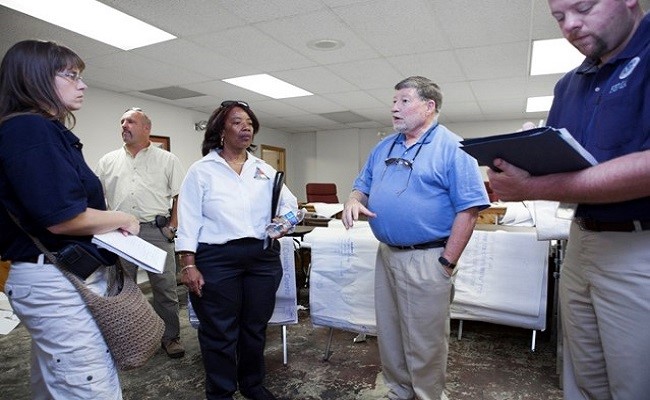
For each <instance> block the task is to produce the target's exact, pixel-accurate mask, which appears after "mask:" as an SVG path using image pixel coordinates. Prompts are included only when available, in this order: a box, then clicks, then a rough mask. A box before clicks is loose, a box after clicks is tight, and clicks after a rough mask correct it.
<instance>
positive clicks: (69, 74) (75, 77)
mask: <svg viewBox="0 0 650 400" xmlns="http://www.w3.org/2000/svg"><path fill="white" fill-rule="evenodd" d="M56 74H57V75H58V76H60V77H61V78H66V79H70V80H71V81H72V82H79V81H83V80H84V78H83V77H82V76H81V74H80V73H79V72H73V71H63V72H57V73H56Z"/></svg>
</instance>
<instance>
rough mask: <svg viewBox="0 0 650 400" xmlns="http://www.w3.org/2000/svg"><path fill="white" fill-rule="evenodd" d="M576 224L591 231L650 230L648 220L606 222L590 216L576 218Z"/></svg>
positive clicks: (584, 229)
mask: <svg viewBox="0 0 650 400" xmlns="http://www.w3.org/2000/svg"><path fill="white" fill-rule="evenodd" d="M575 221H576V223H577V224H578V226H579V227H580V228H581V229H582V230H583V231H592V232H635V231H637V232H638V231H647V230H650V221H641V220H633V221H619V222H607V221H598V220H595V219H591V218H576V219H575Z"/></svg>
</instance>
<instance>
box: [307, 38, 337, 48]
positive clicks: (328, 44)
mask: <svg viewBox="0 0 650 400" xmlns="http://www.w3.org/2000/svg"><path fill="white" fill-rule="evenodd" d="M307 46H308V47H309V48H311V49H314V50H323V51H328V50H336V49H340V48H341V47H343V42H342V41H340V40H337V39H316V40H312V41H310V42H307Z"/></svg>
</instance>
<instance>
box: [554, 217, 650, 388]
mask: <svg viewBox="0 0 650 400" xmlns="http://www.w3.org/2000/svg"><path fill="white" fill-rule="evenodd" d="M559 295H560V306H561V317H562V330H563V334H564V342H563V351H564V360H565V362H564V369H563V372H564V373H563V378H564V379H563V383H564V398H565V399H566V400H585V399H589V400H637V399H638V400H640V399H648V398H650V231H643V232H629V233H628V232H588V231H582V230H580V228H579V227H578V226H577V225H576V224H575V223H574V224H572V225H571V234H570V236H569V243H568V247H567V254H566V257H565V259H564V263H563V265H562V270H561V276H560V290H559Z"/></svg>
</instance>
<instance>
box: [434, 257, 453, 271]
mask: <svg viewBox="0 0 650 400" xmlns="http://www.w3.org/2000/svg"><path fill="white" fill-rule="evenodd" d="M438 262H439V263H440V264H442V265H444V266H445V267H447V268H451V269H454V268H456V264H454V263H453V262H451V261H449V260H447V259H446V258H444V257H443V256H440V257H438Z"/></svg>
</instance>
